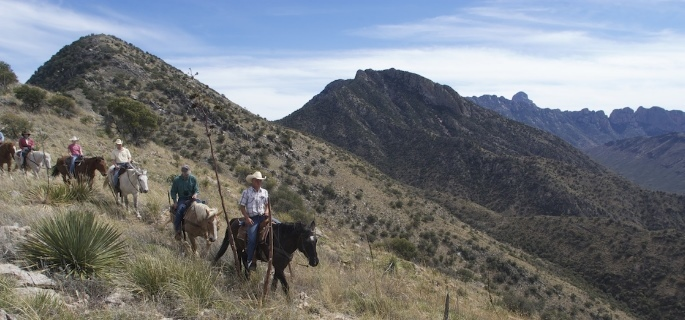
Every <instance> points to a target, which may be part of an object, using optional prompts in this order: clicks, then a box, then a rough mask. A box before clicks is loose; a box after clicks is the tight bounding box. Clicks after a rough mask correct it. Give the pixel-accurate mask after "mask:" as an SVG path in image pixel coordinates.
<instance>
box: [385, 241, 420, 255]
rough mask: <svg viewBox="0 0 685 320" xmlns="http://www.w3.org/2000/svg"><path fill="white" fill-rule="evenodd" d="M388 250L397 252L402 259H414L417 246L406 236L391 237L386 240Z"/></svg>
mask: <svg viewBox="0 0 685 320" xmlns="http://www.w3.org/2000/svg"><path fill="white" fill-rule="evenodd" d="M383 243H384V244H385V246H386V247H387V248H388V250H390V251H392V252H394V253H396V254H397V255H398V256H400V257H401V258H402V259H405V260H412V259H413V258H414V256H415V255H416V246H415V245H414V244H413V243H412V242H410V241H409V240H407V239H404V238H390V239H386V240H385V241H384V242H383Z"/></svg>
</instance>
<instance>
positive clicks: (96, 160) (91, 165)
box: [52, 156, 107, 188]
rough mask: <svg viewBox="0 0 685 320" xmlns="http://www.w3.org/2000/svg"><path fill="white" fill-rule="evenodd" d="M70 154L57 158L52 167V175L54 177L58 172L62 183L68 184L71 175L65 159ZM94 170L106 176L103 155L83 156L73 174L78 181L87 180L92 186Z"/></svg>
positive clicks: (105, 162)
mask: <svg viewBox="0 0 685 320" xmlns="http://www.w3.org/2000/svg"><path fill="white" fill-rule="evenodd" d="M70 158H71V156H64V157H61V158H59V159H57V164H56V165H55V166H54V167H53V168H52V176H53V177H56V176H57V175H58V174H61V175H62V180H64V183H66V184H69V182H70V181H71V178H72V177H71V175H70V174H69V166H67V159H70ZM95 171H99V172H100V174H102V176H103V177H104V176H107V161H105V158H103V157H87V158H86V157H84V158H83V160H82V162H81V164H77V165H76V167H74V175H76V180H77V181H78V182H85V181H88V185H89V186H90V187H91V188H92V187H93V179H94V178H95Z"/></svg>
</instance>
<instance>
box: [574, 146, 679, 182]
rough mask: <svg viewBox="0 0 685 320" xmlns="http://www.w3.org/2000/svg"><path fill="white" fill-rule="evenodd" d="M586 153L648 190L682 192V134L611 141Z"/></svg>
mask: <svg viewBox="0 0 685 320" xmlns="http://www.w3.org/2000/svg"><path fill="white" fill-rule="evenodd" d="M585 152H586V153H587V154H588V155H590V156H591V157H592V158H593V159H595V160H596V161H597V162H599V163H602V164H604V165H605V166H607V167H608V168H611V169H612V170H614V171H616V172H617V173H619V174H621V175H622V176H624V177H627V178H628V179H630V180H632V181H635V182H636V183H640V184H641V185H644V186H645V187H647V188H649V189H652V190H660V191H665V192H674V193H680V194H684V193H685V160H684V159H685V133H669V134H665V135H660V136H654V137H636V138H632V139H625V140H619V141H612V142H608V143H606V144H604V145H601V146H596V147H593V148H589V149H587V150H585Z"/></svg>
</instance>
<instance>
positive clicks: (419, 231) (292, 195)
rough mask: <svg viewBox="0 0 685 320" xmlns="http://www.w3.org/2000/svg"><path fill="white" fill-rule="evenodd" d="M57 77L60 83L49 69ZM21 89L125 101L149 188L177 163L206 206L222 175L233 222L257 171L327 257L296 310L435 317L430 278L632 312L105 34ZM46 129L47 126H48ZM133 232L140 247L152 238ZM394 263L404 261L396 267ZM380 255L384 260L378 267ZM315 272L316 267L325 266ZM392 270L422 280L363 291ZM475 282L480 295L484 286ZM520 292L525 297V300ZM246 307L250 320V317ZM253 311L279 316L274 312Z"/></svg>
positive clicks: (568, 307) (561, 307)
mask: <svg viewBox="0 0 685 320" xmlns="http://www.w3.org/2000/svg"><path fill="white" fill-rule="evenodd" d="M56 72H60V73H62V74H68V76H62V75H55V73H56ZM29 82H30V83H31V84H34V85H37V86H41V87H43V88H49V89H50V90H54V91H60V92H64V93H66V94H69V95H71V96H73V97H75V98H76V99H77V100H78V101H79V105H80V106H81V108H83V109H84V111H83V112H84V113H87V116H88V117H93V118H98V119H101V118H102V117H106V116H108V114H107V110H106V108H105V106H106V104H107V102H108V101H109V100H110V99H112V98H117V97H131V98H135V99H136V100H137V101H139V102H141V103H143V104H144V106H145V107H146V108H150V110H154V112H156V114H158V115H159V116H160V117H161V118H162V119H163V121H162V123H161V124H160V126H161V127H160V129H159V131H158V132H157V133H156V134H154V135H152V136H151V137H149V139H147V141H144V143H143V144H141V146H132V150H133V151H134V154H136V155H137V156H136V157H137V159H138V160H139V161H141V163H143V164H144V165H147V166H149V168H148V169H149V170H150V172H151V174H150V175H151V180H152V181H153V182H155V183H156V184H157V187H159V188H160V189H163V188H164V185H165V181H166V178H168V176H169V175H170V174H173V173H174V172H175V169H177V168H178V164H180V163H183V162H186V161H188V162H190V161H192V164H193V167H194V168H196V169H194V172H195V173H196V174H197V175H198V177H199V179H200V181H202V185H203V191H202V194H203V197H208V198H209V199H210V203H213V204H219V203H221V202H220V199H219V198H218V195H217V190H216V189H215V188H213V187H212V185H213V183H214V182H215V181H214V180H213V179H214V175H213V172H212V171H211V168H212V167H216V168H217V169H219V172H220V174H221V175H222V177H226V178H227V179H228V180H229V182H222V183H224V184H225V186H226V188H225V189H224V191H225V192H226V193H227V194H228V196H227V198H228V199H227V203H228V205H227V208H228V209H227V210H229V211H231V212H230V213H229V215H232V216H237V215H238V213H237V210H234V208H235V207H234V205H235V203H236V201H237V199H236V197H237V195H238V194H239V192H240V189H241V188H243V187H244V185H243V184H242V183H241V182H242V181H244V177H245V176H246V175H247V174H248V173H251V172H253V171H254V170H261V171H262V172H263V173H265V174H266V175H267V176H268V177H269V178H268V179H267V180H266V182H265V183H266V187H267V188H269V190H270V193H271V197H272V198H271V200H272V202H273V208H274V211H275V212H277V214H278V215H279V217H283V218H286V219H287V218H290V219H293V218H295V219H301V220H309V219H312V218H314V217H315V218H316V221H317V225H319V226H321V229H322V230H323V232H324V234H325V235H326V236H325V237H322V240H321V242H320V245H321V252H322V253H320V254H321V255H323V256H324V258H323V259H322V260H321V261H322V263H321V265H320V266H319V267H318V269H315V270H314V271H310V270H307V273H306V275H305V274H304V272H303V274H302V275H299V274H298V276H297V280H295V281H294V282H295V284H294V286H296V287H295V288H296V289H294V290H298V291H299V290H301V291H300V292H303V293H304V296H310V297H316V298H315V299H316V301H314V303H315V306H314V307H311V308H305V311H303V313H306V312H310V313H314V314H317V315H321V316H322V317H325V315H327V314H328V312H340V313H344V314H346V315H347V314H352V315H353V316H356V317H359V318H379V317H380V318H398V319H402V318H407V319H410V318H435V308H432V307H430V308H429V307H425V306H426V305H431V304H430V303H429V301H428V300H430V301H432V302H434V301H436V299H433V298H427V297H434V296H435V295H433V294H432V293H435V292H436V291H438V290H442V286H437V287H436V286H434V285H433V283H443V282H446V283H449V287H450V288H452V289H454V288H455V286H460V287H461V286H464V287H466V288H471V287H479V288H481V289H480V291H474V292H480V293H482V294H483V295H482V297H485V294H487V295H490V294H492V295H494V300H493V299H491V300H490V301H492V302H495V303H496V305H495V306H494V307H497V306H499V305H504V306H507V308H510V309H512V310H514V311H515V312H516V313H518V314H524V315H528V316H534V315H538V314H539V315H543V314H546V315H547V316H548V317H550V316H551V317H553V316H554V315H555V314H573V315H574V316H575V317H576V318H583V319H592V318H597V317H614V318H630V317H629V316H625V315H624V313H623V312H621V311H618V310H617V309H616V307H614V306H612V305H611V304H612V302H605V301H606V300H605V297H604V296H601V295H599V296H598V295H597V294H596V293H595V292H594V291H592V290H591V289H589V290H588V291H587V292H584V291H582V290H579V289H578V288H577V287H574V286H570V285H568V284H566V283H564V281H561V280H558V279H557V278H555V277H554V275H553V273H551V272H548V271H547V270H554V271H556V267H555V266H554V265H552V264H549V263H547V262H544V261H540V260H538V259H535V258H534V257H531V256H529V255H527V254H525V253H523V252H520V251H519V250H516V249H515V248H511V247H508V246H507V245H505V244H502V243H499V242H497V241H496V240H494V239H492V238H490V237H489V236H487V235H485V234H482V233H480V232H477V231H475V230H473V229H472V228H470V227H469V226H467V225H466V224H464V223H462V222H461V221H460V220H459V219H458V218H457V217H455V215H454V214H453V212H452V210H449V209H448V208H447V207H445V206H442V205H441V204H440V203H437V202H435V201H432V200H431V199H430V194H426V192H425V191H424V190H421V189H417V188H415V187H411V186H407V185H404V184H402V183H399V182H397V181H396V180H394V179H393V178H392V177H390V176H388V175H387V174H385V173H383V172H381V171H380V170H378V169H377V168H374V167H372V166H370V165H369V164H368V162H366V161H364V160H363V159H361V158H359V157H357V156H355V155H353V154H350V153H348V152H346V151H345V150H342V149H340V148H338V147H335V146H333V145H331V144H328V143H325V142H324V141H321V140H320V139H317V138H315V137H312V136H310V135H306V134H303V133H301V132H297V131H294V130H291V129H288V128H285V127H282V126H280V125H278V124H274V123H270V122H267V121H266V120H264V119H262V118H260V117H258V116H256V115H253V114H251V113H250V112H248V111H246V110H244V109H243V108H242V107H240V106H238V105H235V104H233V103H232V102H231V101H230V100H228V99H227V98H225V97H223V96H221V95H220V94H217V93H216V92H215V91H213V90H212V89H210V88H208V87H207V86H206V85H204V84H202V83H200V82H199V81H198V80H197V79H194V78H193V77H191V76H188V75H185V74H184V73H183V72H181V71H180V70H178V69H175V68H173V67H171V66H169V65H168V64H166V63H164V62H163V61H162V60H160V59H157V58H156V57H154V56H152V55H149V54H147V53H144V52H142V51H140V50H139V49H138V48H136V47H135V46H133V45H131V44H128V43H126V42H124V41H121V40H120V39H117V38H116V37H112V36H107V35H91V36H87V37H83V38H81V39H79V40H78V41H76V42H74V43H73V44H71V45H69V46H66V47H64V48H63V49H62V50H60V51H59V52H58V53H57V54H56V55H55V56H53V58H52V59H51V60H50V61H47V62H46V63H45V64H44V65H43V66H42V67H41V68H39V70H38V71H37V72H36V73H35V74H34V75H33V76H32V77H31V79H30V80H29ZM198 106H199V107H198ZM203 107H207V108H208V109H209V113H208V118H209V119H208V122H209V123H210V125H211V127H212V129H211V133H212V135H211V136H212V139H213V141H214V142H213V148H214V150H215V152H216V154H217V158H218V163H216V164H213V163H212V162H211V160H210V158H209V150H208V149H209V145H208V142H207V139H206V138H205V137H206V135H205V129H204V126H203V123H202V121H200V122H194V121H191V120H192V119H193V118H199V119H200V120H202V119H203V116H204V115H203V113H202V112H201V109H203ZM91 110H94V112H93V111H91ZM91 113H93V114H96V115H97V116H92V115H91ZM46 117H47V116H46ZM84 117H86V116H84ZM41 119H42V118H41ZM42 121H43V122H45V123H49V124H50V125H52V126H56V125H57V123H58V122H57V121H52V120H50V119H43V120H42ZM90 123H91V125H90V126H88V128H86V129H83V130H84V131H78V132H76V133H77V134H81V133H82V135H90V136H92V137H89V139H93V140H91V142H90V143H91V144H92V145H93V146H92V147H91V146H90V145H89V146H88V147H87V148H89V149H88V150H94V151H95V150H97V152H103V153H106V152H107V151H108V150H109V147H108V146H109V145H110V144H111V143H108V141H110V142H111V141H112V140H113V138H115V136H114V135H113V134H112V135H108V134H107V132H106V131H105V130H104V129H103V128H102V127H101V126H100V125H99V123H98V122H90ZM65 126H66V127H69V125H68V124H67V125H65ZM81 126H85V122H84V123H81V124H78V126H77V127H81ZM56 130H58V129H56V128H51V131H56ZM62 130H65V131H68V129H62ZM51 133H53V132H51ZM93 133H96V134H93ZM53 134H54V133H53ZM71 134H72V133H69V134H63V135H64V136H69V135H71ZM84 140H85V139H84ZM84 142H85V141H84ZM145 142H147V144H146V143H145ZM95 146H97V147H95ZM160 149H162V150H163V151H159V150H160ZM503 149H506V146H503ZM143 155H145V156H143ZM172 164H175V165H172ZM152 176H154V178H152ZM222 181H225V180H222ZM205 190H206V191H205ZM151 201H156V202H157V203H162V204H165V203H166V201H167V199H166V194H163V193H162V192H161V191H160V194H158V195H157V197H156V198H155V199H151ZM162 206H163V205H162ZM459 212H460V213H462V214H464V213H468V214H469V215H470V216H486V215H495V214H496V213H494V212H492V211H490V210H488V209H486V208H483V207H481V206H479V205H477V204H474V203H472V202H469V201H460V208H459ZM136 227H140V226H136ZM133 237H134V238H136V239H142V240H143V241H147V240H148V239H149V238H152V236H144V237H141V236H139V235H138V236H133ZM366 241H369V242H372V243H373V244H374V247H373V248H374V251H375V250H377V249H380V250H388V251H390V252H391V253H392V254H393V255H394V256H393V255H390V254H387V253H383V255H382V257H383V258H382V259H383V260H382V261H381V260H380V259H381V258H379V257H378V256H377V259H379V260H373V256H372V257H370V258H368V256H366V255H364V254H365V250H364V249H365V248H366V247H369V249H370V248H371V247H370V244H369V243H367V242H366ZM165 245H166V244H165V241H162V240H159V239H155V238H153V239H149V242H144V243H142V244H141V245H140V246H141V247H143V248H145V249H146V251H153V252H154V251H156V250H160V246H165ZM359 248H364V249H359ZM398 257H401V258H405V259H408V260H410V261H409V262H407V261H399V263H398V262H397V261H398V260H400V259H398ZM386 259H387V260H386ZM393 259H394V260H393ZM369 261H370V262H369ZM385 261H389V262H388V263H387V264H385ZM410 262H413V263H410ZM415 263H420V264H426V265H429V266H431V267H432V268H435V269H436V270H440V271H442V272H444V273H445V274H446V275H450V276H451V277H449V278H441V280H428V281H426V280H425V279H426V278H423V277H424V275H425V274H426V273H424V272H423V270H425V269H424V268H423V267H422V266H420V265H416V264H415ZM378 264H384V265H383V270H384V271H378V270H376V269H374V265H378ZM386 267H388V268H387V269H386ZM322 268H326V269H324V270H323V271H322ZM367 268H368V269H367ZM226 269H228V271H227V272H230V271H231V269H230V268H228V267H224V268H223V269H222V270H224V271H226ZM395 270H399V274H400V275H402V274H411V276H412V277H418V278H420V279H421V281H420V282H411V281H410V280H411V279H410V277H409V276H408V277H407V278H392V281H381V282H382V283H381V284H380V285H379V286H378V288H380V290H377V292H376V293H373V292H370V291H371V290H369V286H368V285H369V283H370V282H371V281H375V280H376V278H377V277H376V276H375V275H376V272H378V274H379V275H382V276H383V277H395V276H394V275H393V274H394V272H395ZM403 270H404V271H403ZM296 272H297V271H296ZM403 272H406V273H403ZM360 274H363V275H366V276H369V275H372V276H373V277H371V278H372V279H370V278H368V277H367V278H364V277H360V276H358V275H360ZM490 277H492V278H493V281H492V282H491V281H490ZM298 283H301V284H298ZM397 283H406V287H407V288H409V289H411V288H420V292H419V293H416V292H414V294H415V295H416V296H412V294H410V293H405V292H406V291H402V290H398V291H399V294H397V295H393V294H392V293H393V292H394V291H393V290H392V288H389V287H388V286H387V285H392V286H395V285H396V284H397ZM453 283H456V285H453ZM474 283H475V284H474ZM486 283H487V288H488V292H483V290H482V288H485V287H486ZM471 284H474V285H473V286H472V285H471ZM424 286H427V287H430V288H423V287H424ZM237 287H238V288H227V287H221V286H220V287H219V288H218V289H217V290H220V292H221V293H222V296H228V297H232V295H233V296H238V297H243V296H245V295H247V296H248V298H245V300H240V302H239V304H240V303H244V304H245V305H251V304H253V302H254V301H253V300H249V301H248V299H251V298H250V297H254V296H255V292H254V290H252V289H245V288H244V287H240V286H237ZM436 288H437V289H436ZM470 290H471V289H469V292H468V293H464V295H465V296H468V297H464V298H461V297H460V301H463V300H461V299H465V298H467V299H472V298H473V296H474V295H475V294H476V293H474V292H471V291H470ZM226 291H228V293H226ZM407 291H410V290H407ZM294 292H296V291H294ZM385 292H388V294H387V295H386V294H385ZM427 292H428V293H429V294H426V293H427ZM531 292H533V293H535V294H532V295H531V294H530V293H531ZM246 293H247V294H246ZM441 293H442V292H441ZM542 293H544V294H542ZM460 295H461V293H460ZM300 296H302V294H301V295H300ZM552 297H553V298H552ZM598 297H599V298H598ZM405 298H406V299H405ZM431 299H432V300H431ZM473 299H477V297H476V298H473ZM232 300H233V299H232ZM437 300H439V299H437ZM482 300H485V299H482ZM609 300H611V299H609ZM500 301H502V302H501V303H500ZM442 302H444V301H440V303H442ZM577 303H581V304H582V307H578V306H577V305H576V304H577ZM162 304H163V303H162ZM284 305H285V306H286V307H284V308H286V309H288V310H290V309H292V308H291V307H290V305H289V304H284ZM433 305H434V304H433ZM155 307H156V305H155V306H153V308H155ZM491 307H493V306H488V308H491ZM522 307H523V308H522ZM148 308H149V306H148ZM618 308H621V306H620V305H619V306H618ZM236 309H237V311H240V312H241V313H240V314H243V313H245V309H246V307H245V306H244V305H242V306H240V307H236ZM279 310H281V309H279ZM322 310H323V312H322ZM423 310H430V311H429V312H424V311H423ZM230 311H236V310H235V309H234V310H230V309H229V311H228V312H227V314H231V313H230ZM248 311H249V313H248V314H250V315H253V314H255V313H256V311H255V310H251V309H250V310H248ZM260 312H268V311H263V310H260ZM284 312H286V315H287V317H296V318H299V317H300V316H301V315H302V314H301V313H297V315H293V313H295V312H294V311H292V310H290V312H291V313H287V311H284ZM163 314H164V313H163ZM322 314H323V315H322ZM262 315H264V316H265V317H267V318H272V317H273V318H282V315H281V317H279V316H275V317H274V316H273V315H271V316H270V315H269V314H268V313H265V314H262ZM467 316H468V315H467ZM499 316H501V314H498V315H497V317H499ZM217 317H218V318H221V317H220V316H217ZM474 317H477V318H483V317H482V316H474Z"/></svg>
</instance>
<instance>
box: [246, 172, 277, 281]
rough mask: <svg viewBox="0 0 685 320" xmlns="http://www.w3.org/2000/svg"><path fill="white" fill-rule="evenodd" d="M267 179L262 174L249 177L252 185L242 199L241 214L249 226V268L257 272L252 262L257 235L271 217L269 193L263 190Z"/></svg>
mask: <svg viewBox="0 0 685 320" xmlns="http://www.w3.org/2000/svg"><path fill="white" fill-rule="evenodd" d="M264 179H266V177H263V176H262V173H261V172H259V171H255V173H253V174H251V175H248V176H247V177H246V178H245V180H246V181H247V182H248V183H250V184H251V186H250V187H248V188H247V189H245V190H244V191H243V194H242V196H241V197H240V201H239V202H238V203H239V204H240V212H241V213H242V214H243V218H244V221H245V225H246V226H247V268H248V269H250V270H255V268H256V266H257V264H256V263H254V261H252V259H253V257H254V251H255V248H256V246H257V233H258V232H259V224H260V223H261V222H262V221H264V220H265V219H266V218H267V217H268V216H269V215H271V206H269V192H268V191H267V190H266V189H263V188H262V181H263V180H264Z"/></svg>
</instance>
